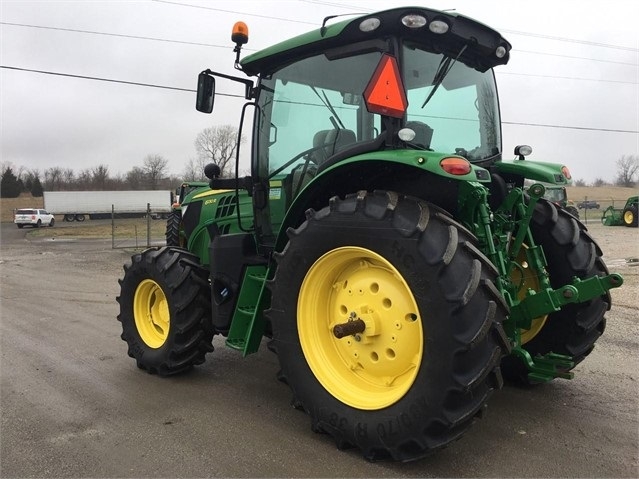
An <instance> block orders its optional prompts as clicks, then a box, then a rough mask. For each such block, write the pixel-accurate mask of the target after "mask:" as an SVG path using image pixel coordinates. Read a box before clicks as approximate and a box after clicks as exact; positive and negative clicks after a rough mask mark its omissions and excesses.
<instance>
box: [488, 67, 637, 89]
mask: <svg viewBox="0 0 639 479" xmlns="http://www.w3.org/2000/svg"><path fill="white" fill-rule="evenodd" d="M495 73H497V74H498V75H516V76H523V77H536V78H553V79H556V80H579V81H596V82H607V83H623V84H626V85H639V83H635V82H630V81H622V80H603V79H600V78H581V77H562V76H556V75H535V74H534V73H516V72H507V71H503V70H495Z"/></svg>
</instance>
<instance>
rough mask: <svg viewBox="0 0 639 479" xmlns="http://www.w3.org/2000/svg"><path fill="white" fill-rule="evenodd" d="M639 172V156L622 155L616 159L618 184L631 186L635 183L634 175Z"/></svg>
mask: <svg viewBox="0 0 639 479" xmlns="http://www.w3.org/2000/svg"><path fill="white" fill-rule="evenodd" d="M637 173H639V157H638V156H634V155H628V156H627V155H623V156H622V157H621V158H619V159H618V160H617V180H616V181H615V183H616V184H617V185H618V186H628V187H632V186H634V185H635V182H636V181H637V180H636V178H635V177H636V176H637Z"/></svg>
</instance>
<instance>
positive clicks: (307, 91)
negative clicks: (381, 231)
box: [255, 43, 501, 177]
mask: <svg viewBox="0 0 639 479" xmlns="http://www.w3.org/2000/svg"><path fill="white" fill-rule="evenodd" d="M382 53H383V52H381V51H372V52H371V51H369V52H365V53H357V54H355V55H351V56H347V57H344V56H341V57H337V58H332V59H331V58H329V57H328V56H327V55H325V54H321V55H316V56H312V57H308V58H304V59H302V60H300V61H298V62H295V63H293V64H290V65H287V66H285V67H284V68H282V69H280V70H278V71H277V72H275V73H274V74H273V75H272V76H271V77H270V78H267V79H262V81H261V89H260V96H259V100H258V103H259V106H260V109H259V110H258V111H259V112H260V113H259V114H258V115H257V116H256V119H255V121H256V122H257V125H256V126H257V128H256V129H255V131H256V135H257V136H256V142H255V144H256V146H257V151H256V153H257V154H256V156H255V158H256V159H257V165H256V166H257V167H258V171H259V175H260V176H261V177H272V176H274V175H276V174H287V173H290V172H292V171H293V170H295V169H296V168H299V167H300V165H304V164H306V166H307V167H310V168H313V167H317V166H318V165H319V164H321V163H322V162H323V161H325V160H326V159H327V158H328V157H330V156H332V155H334V154H336V153H339V152H340V151H342V150H344V149H345V148H348V147H351V146H354V145H356V144H358V143H362V142H367V141H370V140H373V139H375V138H376V137H377V136H378V135H379V134H380V133H381V132H382V128H383V126H382V119H381V117H380V115H378V114H373V113H370V112H369V111H368V110H367V108H366V104H365V102H364V99H363V93H364V90H365V89H366V86H367V85H368V83H369V81H370V80H371V77H372V76H373V73H374V71H375V69H376V67H377V65H378V63H379V61H380V59H381V57H382ZM399 58H400V68H401V71H402V75H403V82H404V87H405V89H406V94H407V98H408V110H407V112H406V116H405V122H406V123H405V126H407V127H409V128H411V129H413V130H414V131H415V133H416V136H415V139H414V140H413V141H412V142H410V143H408V144H406V146H405V147H406V148H416V149H425V150H430V151H435V152H440V153H444V154H449V153H457V154H460V155H463V156H465V157H466V158H468V159H469V160H471V161H479V160H484V159H487V158H491V157H493V156H495V155H498V154H499V153H500V151H501V132H500V127H499V124H500V119H499V108H498V101H497V92H496V89H495V81H494V77H493V73H492V70H488V71H487V72H485V73H481V72H478V71H476V70H474V69H471V68H469V67H467V66H466V65H464V64H462V63H461V62H455V63H452V62H451V63H452V67H451V68H450V70H449V71H448V73H447V74H446V75H445V76H444V77H443V81H442V78H441V72H440V74H439V75H438V74H437V73H438V71H439V70H440V68H439V67H440V64H441V63H442V62H443V61H444V60H445V57H444V56H443V55H440V54H433V53H430V52H428V51H426V50H425V49H423V48H421V47H420V46H419V45H415V44H408V43H405V44H404V45H403V47H402V52H401V55H399ZM438 82H439V83H440V85H438V87H437V90H436V91H435V93H434V94H433V95H432V97H431V98H430V99H429V100H428V102H427V103H426V104H425V105H424V103H425V100H426V99H427V98H428V97H429V95H430V93H431V91H432V90H433V88H435V84H436V83H438Z"/></svg>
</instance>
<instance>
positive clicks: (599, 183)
mask: <svg viewBox="0 0 639 479" xmlns="http://www.w3.org/2000/svg"><path fill="white" fill-rule="evenodd" d="M607 184H608V183H606V180H604V179H603V178H595V181H593V182H592V186H596V187H600V186H606V185H607Z"/></svg>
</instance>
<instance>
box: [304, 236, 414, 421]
mask: <svg viewBox="0 0 639 479" xmlns="http://www.w3.org/2000/svg"><path fill="white" fill-rule="evenodd" d="M353 319H361V320H363V321H364V322H365V323H366V327H365V330H364V331H362V332H361V333H358V334H353V335H348V336H346V337H343V338H341V339H338V338H336V337H335V335H334V334H333V328H334V327H335V325H338V324H344V323H346V322H348V321H349V320H353ZM297 328H298V334H299V338H300V343H301V345H302V350H303V352H304V357H305V358H306V361H307V362H308V365H309V367H310V368H311V370H312V371H313V374H314V375H315V377H316V378H317V380H318V381H319V382H320V383H321V384H322V386H324V388H325V389H326V390H327V391H328V392H329V393H330V394H331V395H332V396H333V397H335V398H336V399H338V400H340V401H341V402H343V403H345V404H348V405H349V406H352V407H355V408H358V409H365V410H377V409H382V408H384V407H387V406H390V405H391V404H394V403H395V402H397V401H399V400H400V399H401V398H402V397H403V396H404V395H405V394H406V393H407V392H408V390H409V389H410V388H411V386H412V384H413V382H414V381H415V377H416V376H417V372H418V371H419V366H420V364H421V361H422V356H423V341H424V339H423V331H422V320H421V316H420V314H419V309H418V308H417V303H416V302H415V298H414V297H413V295H412V293H411V290H410V287H409V286H408V284H407V283H406V281H405V280H404V278H403V277H402V275H401V274H400V273H399V272H398V271H397V270H396V269H395V267H393V265H391V264H390V263H389V262H388V261H386V260H385V259H384V258H383V257H382V256H380V255H378V254H376V253H374V252H372V251H370V250H368V249H365V248H359V247H353V246H349V247H343V248H336V249H334V250H332V251H329V252H328V253H326V254H325V255H323V256H322V257H321V258H319V259H318V260H317V261H316V262H315V263H314V264H313V265H312V266H311V268H310V269H309V271H308V273H307V274H306V277H305V278H304V281H303V282H302V286H301V289H300V293H299V296H298V302H297Z"/></svg>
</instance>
